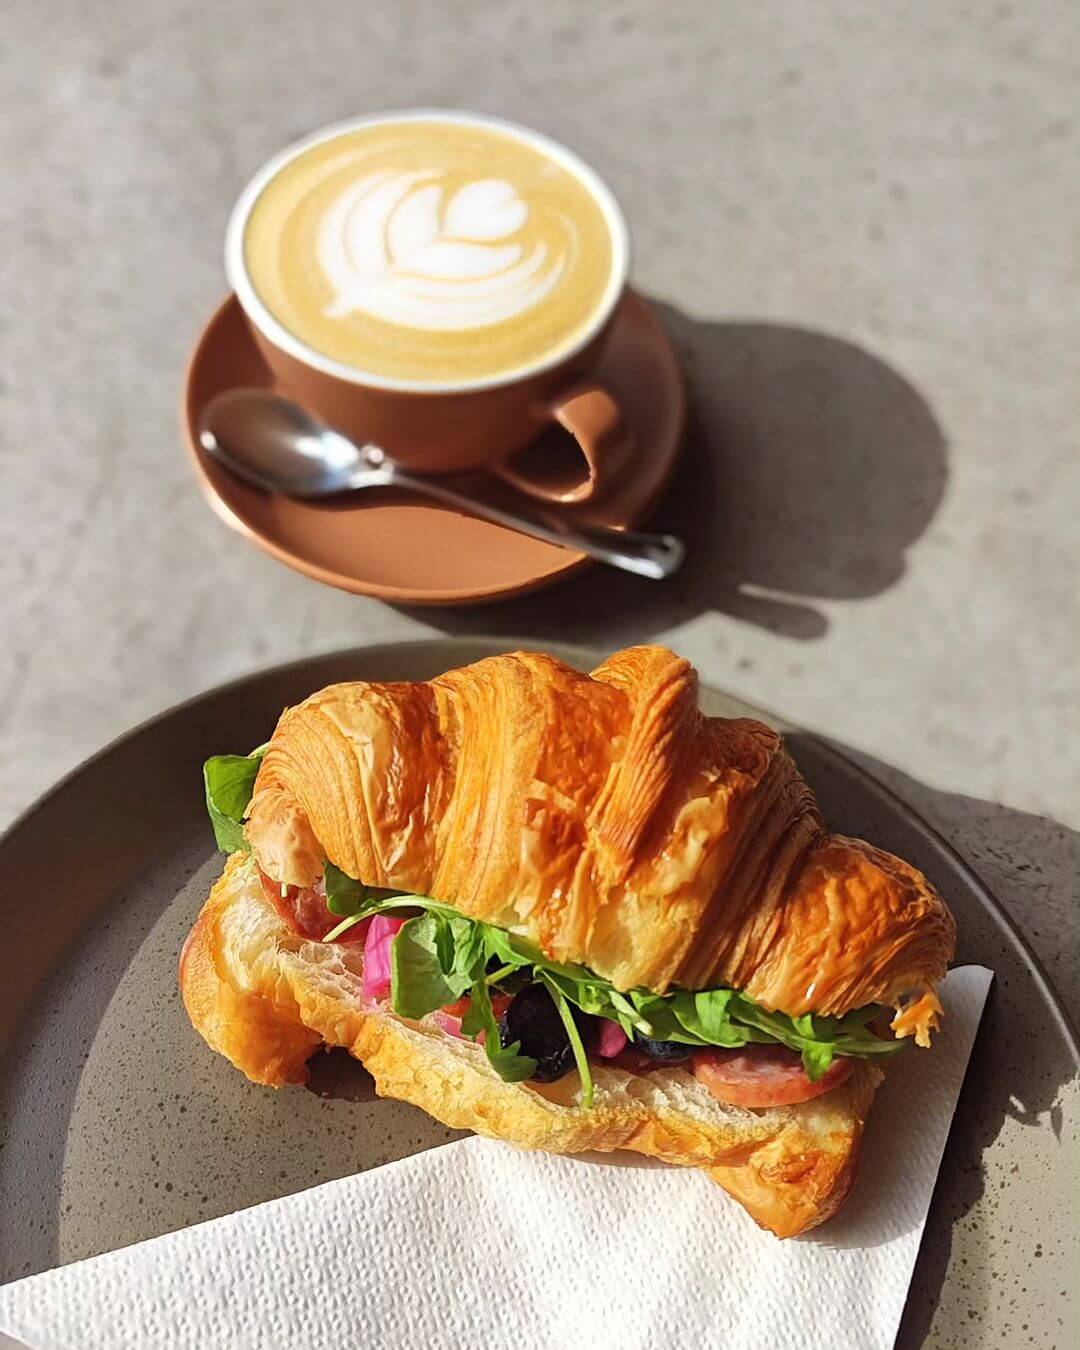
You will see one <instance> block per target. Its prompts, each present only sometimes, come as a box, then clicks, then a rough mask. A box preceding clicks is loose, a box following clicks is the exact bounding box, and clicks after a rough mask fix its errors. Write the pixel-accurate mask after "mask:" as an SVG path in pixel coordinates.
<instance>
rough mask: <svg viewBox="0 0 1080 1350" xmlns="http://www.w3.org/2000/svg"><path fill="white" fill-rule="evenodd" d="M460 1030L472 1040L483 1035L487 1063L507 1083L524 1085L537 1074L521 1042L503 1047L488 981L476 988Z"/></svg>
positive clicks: (480, 983) (534, 1064)
mask: <svg viewBox="0 0 1080 1350" xmlns="http://www.w3.org/2000/svg"><path fill="white" fill-rule="evenodd" d="M461 1030H462V1031H463V1032H464V1034H465V1035H466V1036H471V1037H472V1039H473V1040H475V1039H476V1038H477V1036H479V1035H480V1033H481V1032H483V1033H484V1053H485V1054H486V1055H487V1057H488V1063H489V1064H490V1065H491V1067H492V1068H493V1069H494V1070H495V1072H496V1073H497V1074H498V1075H499V1077H500V1078H502V1079H503V1080H504V1081H505V1082H507V1083H523V1082H524V1081H525V1080H526V1079H527V1078H531V1077H532V1076H533V1074H534V1073H535V1072H536V1060H535V1059H531V1058H530V1057H529V1056H528V1055H523V1054H522V1053H521V1042H520V1041H514V1043H513V1044H512V1045H507V1046H505V1047H504V1046H503V1043H502V1039H501V1037H500V1036H499V1023H498V1020H497V1018H496V1017H495V1010H494V1008H492V1006H491V991H490V990H489V989H488V985H487V981H486V980H484V979H482V978H481V979H479V980H478V981H477V983H476V984H475V985H474V986H473V991H472V995H471V996H470V999H469V1008H468V1011H467V1012H466V1014H465V1016H464V1017H463V1018H462V1019H461Z"/></svg>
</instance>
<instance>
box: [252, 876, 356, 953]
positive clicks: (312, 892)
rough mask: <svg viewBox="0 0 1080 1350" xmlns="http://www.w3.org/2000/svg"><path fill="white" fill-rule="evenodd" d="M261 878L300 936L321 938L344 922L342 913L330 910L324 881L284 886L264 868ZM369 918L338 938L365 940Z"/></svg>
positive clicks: (313, 938)
mask: <svg viewBox="0 0 1080 1350" xmlns="http://www.w3.org/2000/svg"><path fill="white" fill-rule="evenodd" d="M259 880H260V881H261V882H262V889H263V895H265V896H266V898H267V900H269V901H270V903H271V904H272V905H273V906H274V908H275V909H276V910H277V912H278V913H279V914H280V915H281V917H282V918H283V919H284V920H285V922H286V923H287V924H288V925H289V927H290V928H291V929H292V931H293V932H294V933H296V934H297V935H298V936H299V937H303V938H309V939H311V941H313V942H321V941H322V940H323V938H324V937H325V936H326V935H327V933H329V932H330V930H331V929H332V928H336V927H337V926H338V924H339V923H340V922H341V917H340V915H337V914H331V912H330V911H329V910H328V909H327V907H326V888H325V886H323V884H322V883H321V882H320V883H319V884H318V885H315V886H303V887H302V886H282V885H281V883H280V882H278V881H271V880H270V878H269V877H268V876H267V875H266V873H265V872H264V871H263V870H262V869H261V868H260V869H259ZM369 922H370V921H369V920H366V919H365V920H364V921H363V922H362V923H355V924H353V926H352V927H351V928H349V929H346V931H345V932H344V933H343V934H342V935H341V937H340V938H338V941H339V942H363V940H364V937H365V935H366V933H367V930H368V924H369Z"/></svg>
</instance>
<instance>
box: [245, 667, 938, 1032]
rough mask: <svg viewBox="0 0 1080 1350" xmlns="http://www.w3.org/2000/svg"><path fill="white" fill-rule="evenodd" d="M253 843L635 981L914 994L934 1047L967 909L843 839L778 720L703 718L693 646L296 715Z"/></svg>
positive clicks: (335, 695) (909, 1021) (309, 868)
mask: <svg viewBox="0 0 1080 1350" xmlns="http://www.w3.org/2000/svg"><path fill="white" fill-rule="evenodd" d="M247 835H248V839H249V840H250V842H251V845H252V848H253V850H254V854H255V857H256V858H257V860H258V862H259V864H260V866H261V867H262V869H263V871H264V872H265V873H266V874H267V875H268V876H270V877H271V878H273V879H274V880H275V881H278V882H282V883H287V884H291V885H295V886H300V887H309V886H312V885H314V884H315V882H316V881H317V880H318V879H319V878H320V877H321V875H322V872H323V867H324V864H325V862H326V860H327V859H330V860H331V861H332V862H334V863H335V865H336V866H338V867H340V868H341V869H342V870H343V871H344V872H346V873H348V874H349V876H352V877H355V878H357V879H358V880H360V881H362V882H365V883H366V884H368V885H371V886H379V887H390V888H393V889H396V890H402V891H409V892H414V893H417V894H421V895H431V896H435V897H437V898H438V899H439V900H442V901H444V902H446V903H448V904H450V905H452V906H454V908H455V909H457V910H458V911H460V912H461V913H462V914H464V915H466V916H468V917H469V918H473V919H480V920H483V921H484V922H486V923H490V924H494V925H497V926H499V927H501V928H506V929H509V930H511V931H513V932H518V933H521V934H523V935H525V936H527V937H528V938H529V939H531V940H532V941H534V942H535V943H536V944H537V945H538V946H539V947H540V948H541V950H542V951H543V952H544V953H545V954H546V955H547V956H549V957H551V958H552V959H554V960H557V961H573V962H578V963H580V964H582V965H585V966H588V967H589V968H590V969H592V970H594V971H595V972H596V973H597V974H599V975H601V976H604V977H605V978H606V979H609V980H610V981H611V982H612V983H613V984H614V985H615V986H616V988H618V989H622V990H628V989H631V988H634V987H644V988H647V989H650V990H652V991H654V992H656V993H661V994H662V993H664V992H665V991H666V990H667V989H668V988H669V987H671V986H672V985H677V986H679V987H682V988H688V989H706V988H711V987H714V986H719V985H724V986H730V987H733V988H736V989H740V990H743V991H745V992H746V993H747V994H748V995H749V996H750V997H751V998H753V999H754V1000H756V1002H758V1003H759V1004H761V1005H762V1006H764V1007H766V1008H770V1009H777V1010H780V1011H783V1012H785V1013H788V1014H790V1015H793V1016H795V1015H802V1014H804V1013H807V1012H813V1013H816V1014H820V1015H835V1016H842V1015H843V1014H845V1013H847V1012H849V1011H851V1010H853V1009H856V1008H860V1007H863V1006H865V1005H867V1004H871V1003H880V1004H883V1005H885V1006H887V1007H891V1008H895V1009H896V1017H895V1018H894V1020H893V1024H892V1025H893V1030H894V1032H895V1034H896V1035H897V1036H911V1035H914V1037H915V1039H916V1041H917V1043H918V1044H920V1045H927V1044H929V1035H930V1032H931V1031H932V1030H933V1029H934V1027H935V1026H936V1025H937V1019H938V1017H939V1015H940V1012H941V1005H940V1003H939V1002H938V999H937V996H936V994H935V993H934V986H935V984H936V982H937V981H938V980H940V979H941V978H942V977H943V975H944V974H945V969H946V966H947V964H948V961H949V959H950V957H951V955H952V952H953V948H954V945H955V925H954V923H953V919H952V916H951V915H950V913H949V911H948V910H947V909H946V907H945V905H944V904H943V902H942V900H941V899H940V897H939V896H938V895H937V894H936V892H935V891H934V890H933V888H932V887H931V886H930V884H929V882H927V880H926V878H925V877H923V876H922V875H921V873H919V872H918V871H917V870H916V869H915V868H913V867H911V866H909V865H908V864H907V863H905V862H902V861H901V860H900V859H899V858H895V857H893V856H892V855H891V854H888V853H884V852H882V851H880V850H879V849H875V848H872V847H871V846H870V845H869V844H865V843H863V842H862V841H861V840H857V839H848V838H845V837H843V836H840V835H830V834H829V833H827V831H826V830H825V828H824V826H823V823H822V820H821V815H820V812H819V811H818V808H817V804H816V802H815V800H814V796H813V793H812V792H811V790H810V788H809V787H808V786H807V784H806V783H805V781H804V780H803V778H802V777H801V775H800V774H799V771H798V769H797V768H796V767H795V764H794V762H793V761H792V759H791V757H790V756H789V755H788V754H787V752H786V751H785V750H784V748H783V744H782V741H781V738H780V736H779V735H778V734H777V733H776V732H775V731H773V730H772V729H771V728H769V727H767V726H765V725H764V724H762V723H760V722H756V721H751V720H749V719H743V718H739V719H734V720H728V719H723V718H708V717H705V716H703V715H702V713H701V712H700V711H699V710H698V706H697V677H696V674H695V672H694V670H693V668H692V667H691V665H690V664H689V662H687V661H685V660H683V659H682V658H680V657H678V656H676V655H675V654H674V653H672V652H670V651H668V650H666V649H665V648H663V647H656V646H643V647H633V648H630V649H628V650H626V651H622V652H619V653H617V654H616V655H614V656H613V657H611V658H610V659H609V660H607V661H605V662H604V663H603V665H601V666H600V667H598V668H597V669H596V670H594V671H593V672H592V674H591V675H584V674H581V673H580V672H578V671H576V670H573V669H572V668H571V667H569V666H567V665H565V664H564V663H563V662H561V661H558V660H556V659H555V658H553V657H550V656H545V655H540V654H535V653H526V652H517V653H514V654H511V655H506V656H495V657H490V658H488V659H487V660H483V661H479V662H477V663H476V664H475V665H471V666H467V667H465V668H464V669H461V670H454V671H450V672H449V673H447V674H445V675H441V676H439V677H438V678H437V679H434V680H431V681H430V682H428V683H426V684H361V683H356V684H341V685H332V686H331V687H329V688H327V689H324V690H322V691H321V692H320V693H317V694H315V695H313V696H312V697H311V698H309V699H307V700H306V701H305V702H304V703H302V704H300V705H299V706H298V707H295V708H291V709H289V710H287V711H286V712H285V713H284V714H283V716H282V717H281V720H280V721H279V723H278V726H277V729H276V731H275V732H274V735H273V737H272V739H271V741H270V744H269V748H268V749H267V751H266V754H265V757H264V759H263V761H262V767H261V769H260V771H259V775H258V779H257V781H256V784H255V792H254V796H253V798H252V801H251V807H250V812H249V820H248V826H247Z"/></svg>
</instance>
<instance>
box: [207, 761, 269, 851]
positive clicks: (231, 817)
mask: <svg viewBox="0 0 1080 1350" xmlns="http://www.w3.org/2000/svg"><path fill="white" fill-rule="evenodd" d="M265 754H266V746H265V745H260V746H259V748H258V749H257V750H253V751H252V752H251V754H250V755H213V756H211V758H210V759H208V760H207V761H206V763H205V764H204V765H203V787H204V789H205V792H206V810H207V812H208V813H209V816H210V824H211V825H212V826H213V827H214V838H215V840H216V841H217V846H218V848H219V849H220V850H221V852H222V853H238V852H240V851H241V850H244V851H247V850H249V849H250V847H251V845H250V844H249V843H248V841H247V839H246V838H245V837H244V812H245V811H246V810H247V809H248V803H249V802H250V801H251V794H252V792H253V791H254V790H255V777H256V775H257V774H258V772H259V766H260V764H262V761H263V756H264V755H265Z"/></svg>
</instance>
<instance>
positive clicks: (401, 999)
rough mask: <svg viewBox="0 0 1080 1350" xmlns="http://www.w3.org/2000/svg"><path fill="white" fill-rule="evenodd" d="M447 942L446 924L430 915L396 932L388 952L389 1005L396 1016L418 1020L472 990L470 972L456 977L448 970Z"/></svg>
mask: <svg viewBox="0 0 1080 1350" xmlns="http://www.w3.org/2000/svg"><path fill="white" fill-rule="evenodd" d="M449 938H450V922H449V920H448V919H447V918H446V917H445V916H444V915H442V914H436V913H433V912H428V913H427V914H421V915H419V916H418V917H417V918H415V919H410V920H409V921H408V922H407V923H406V924H405V925H404V926H403V927H402V928H401V929H399V930H398V933H397V936H396V937H395V938H394V941H393V944H392V946H391V948H390V965H391V986H390V988H391V995H390V1002H391V1006H392V1007H393V1009H394V1011H395V1012H396V1013H398V1014H399V1015H400V1016H402V1017H411V1018H413V1019H415V1020H419V1019H420V1018H421V1017H426V1016H427V1015H428V1013H431V1012H434V1011H435V1010H436V1008H445V1007H446V1005H447V1004H448V1003H454V1002H455V1001H456V1000H457V999H459V998H460V997H461V996H462V994H464V993H465V991H466V989H469V988H470V987H471V986H472V983H473V973H472V971H471V970H469V971H465V972H461V973H457V972H455V971H454V970H453V968H452V967H453V965H454V960H453V956H454V953H453V950H452V948H451V949H449V950H448V947H447V942H448V939H449Z"/></svg>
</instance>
